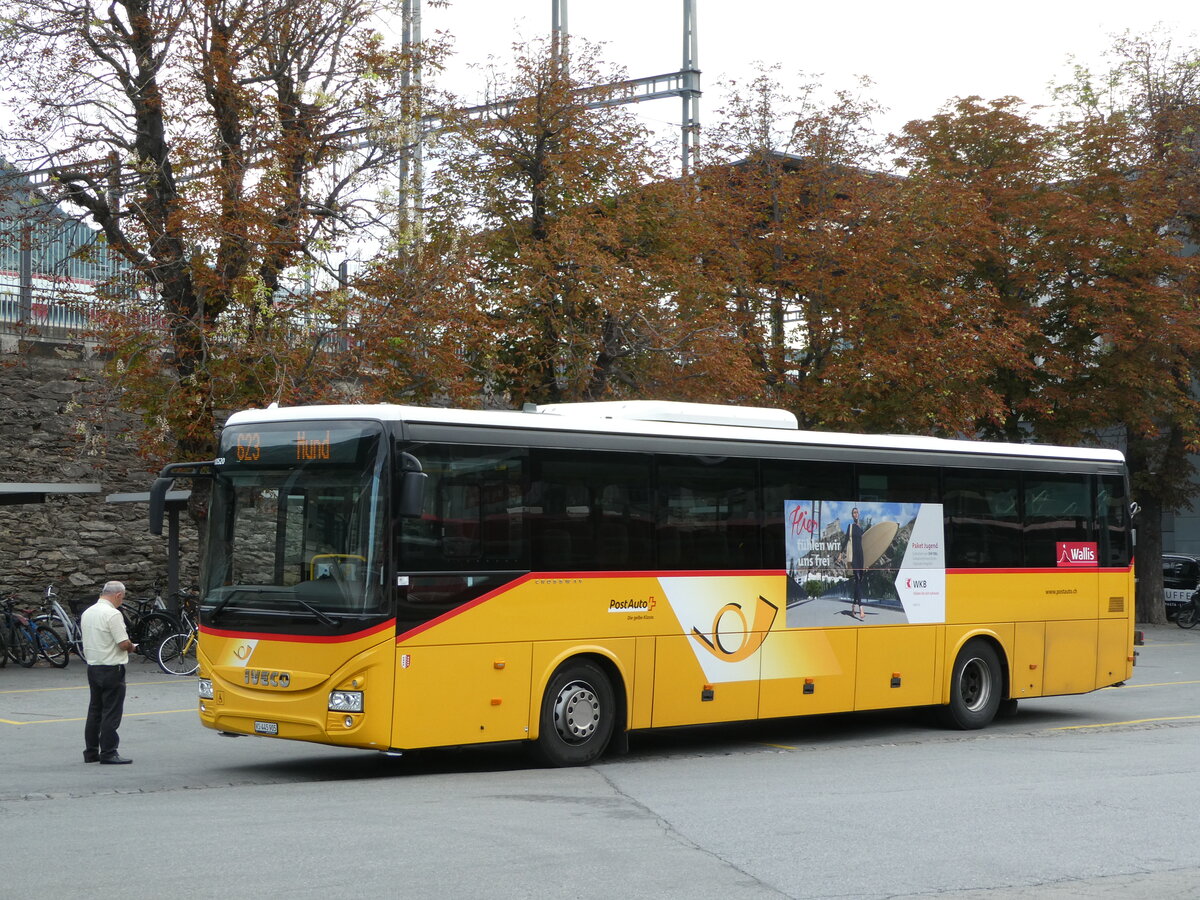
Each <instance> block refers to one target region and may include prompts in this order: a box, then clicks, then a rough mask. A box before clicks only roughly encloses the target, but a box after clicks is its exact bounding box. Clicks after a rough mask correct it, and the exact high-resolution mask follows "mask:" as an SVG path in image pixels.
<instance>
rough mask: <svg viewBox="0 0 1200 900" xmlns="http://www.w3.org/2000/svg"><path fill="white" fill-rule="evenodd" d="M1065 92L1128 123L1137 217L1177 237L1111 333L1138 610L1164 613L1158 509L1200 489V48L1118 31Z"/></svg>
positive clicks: (1129, 255) (1075, 103) (1105, 122)
mask: <svg viewBox="0 0 1200 900" xmlns="http://www.w3.org/2000/svg"><path fill="white" fill-rule="evenodd" d="M1061 94H1062V96H1063V98H1064V100H1065V101H1066V102H1067V104H1068V108H1069V109H1070V110H1071V111H1072V113H1073V114H1074V115H1075V116H1076V117H1078V118H1079V119H1081V120H1082V121H1084V122H1086V123H1087V126H1088V128H1090V129H1092V130H1101V129H1103V130H1108V131H1112V130H1120V131H1121V132H1123V133H1126V134H1128V135H1130V137H1131V140H1130V141H1129V142H1128V143H1127V145H1126V150H1125V152H1124V153H1123V154H1122V159H1123V161H1124V165H1123V171H1124V173H1125V177H1126V182H1127V185H1128V186H1129V191H1130V192H1132V193H1136V194H1137V195H1138V196H1139V197H1141V198H1142V201H1141V203H1140V204H1139V205H1138V206H1136V207H1132V208H1131V209H1130V211H1129V221H1130V222H1138V223H1140V224H1141V225H1142V226H1143V228H1144V229H1146V230H1152V231H1153V232H1154V233H1155V234H1156V235H1157V236H1158V237H1159V239H1160V242H1162V241H1169V242H1172V243H1173V244H1174V248H1173V249H1174V254H1175V258H1174V259H1173V260H1172V262H1171V264H1169V265H1160V266H1158V267H1157V268H1154V269H1152V271H1153V274H1154V277H1155V278H1156V283H1155V284H1154V286H1153V290H1151V291H1149V292H1146V293H1143V292H1141V291H1136V292H1131V291H1122V292H1120V293H1119V294H1118V295H1117V296H1119V297H1121V298H1122V301H1123V302H1121V303H1120V304H1119V306H1118V307H1117V308H1114V309H1113V310H1112V315H1111V328H1110V329H1109V330H1108V332H1107V334H1106V338H1107V340H1108V342H1109V343H1110V344H1111V346H1112V347H1113V350H1114V352H1113V354H1112V359H1113V362H1114V365H1113V367H1112V369H1111V371H1110V372H1109V373H1107V374H1108V378H1109V381H1108V383H1107V387H1108V388H1109V390H1108V392H1107V399H1108V400H1109V401H1110V402H1111V403H1112V404H1113V406H1112V408H1113V409H1114V411H1115V412H1116V413H1117V422H1116V424H1117V425H1118V426H1119V427H1120V428H1121V429H1122V430H1123V432H1124V434H1125V440H1126V444H1127V455H1128V459H1129V465H1130V470H1131V473H1132V476H1133V482H1134V493H1135V496H1136V498H1137V500H1138V502H1139V504H1140V505H1141V507H1142V512H1141V515H1140V517H1139V519H1138V523H1137V524H1138V546H1137V566H1138V573H1139V578H1138V600H1137V603H1138V618H1139V620H1141V621H1147V622H1162V621H1164V620H1165V611H1164V607H1163V590H1162V587H1163V586H1162V568H1161V565H1160V557H1161V553H1162V547H1163V541H1162V517H1163V514H1164V513H1166V512H1173V511H1178V510H1180V509H1183V508H1185V507H1186V506H1187V505H1188V504H1189V503H1190V502H1191V501H1192V500H1193V499H1194V498H1195V496H1196V494H1197V485H1196V483H1195V480H1194V478H1195V471H1196V470H1195V464H1194V461H1193V457H1192V455H1193V454H1195V453H1196V452H1197V450H1200V404H1198V402H1197V396H1196V390H1195V384H1196V379H1197V374H1198V373H1197V366H1196V359H1197V358H1198V353H1200V308H1198V303H1197V297H1198V294H1200V266H1198V265H1197V263H1198V258H1197V257H1196V255H1195V252H1196V248H1197V247H1198V246H1200V50H1198V49H1197V48H1194V47H1192V48H1188V47H1182V48H1181V47H1176V46H1174V45H1173V43H1172V42H1171V40H1170V39H1168V38H1167V37H1165V36H1163V35H1162V34H1159V33H1151V34H1149V35H1145V36H1134V35H1130V34H1126V35H1124V36H1122V37H1119V38H1117V39H1116V40H1115V41H1114V44H1113V47H1112V49H1111V52H1110V58H1109V66H1108V68H1107V69H1106V70H1104V71H1099V72H1093V71H1089V70H1087V69H1084V68H1079V69H1077V70H1076V74H1075V79H1074V81H1073V82H1071V83H1070V84H1067V85H1065V86H1063V87H1062V89H1061ZM1113 259H1114V262H1115V263H1116V265H1117V267H1118V270H1119V271H1118V273H1117V274H1118V276H1119V277H1121V276H1124V272H1123V271H1120V269H1121V268H1122V267H1128V266H1134V267H1137V268H1142V267H1146V266H1147V265H1152V263H1151V262H1150V261H1149V260H1147V259H1146V258H1145V256H1144V251H1143V250H1142V249H1141V248H1136V247H1134V248H1129V251H1128V252H1126V253H1123V254H1119V255H1117V256H1115V257H1114V258H1113Z"/></svg>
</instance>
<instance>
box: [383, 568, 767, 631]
mask: <svg viewBox="0 0 1200 900" xmlns="http://www.w3.org/2000/svg"><path fill="white" fill-rule="evenodd" d="M420 574H421V573H420V572H414V573H413V574H412V577H413V578H417V577H420ZM464 574H465V573H464ZM785 574H786V572H784V570H783V569H738V570H730V569H721V570H716V569H714V570H712V571H708V570H703V569H680V570H677V571H665V572H664V571H640V572H631V571H619V572H530V573H529V574H528V575H522V576H520V577H519V578H514V579H513V580H512V581H506V582H505V583H504V584H502V585H500V586H499V587H497V588H493V589H492V590H490V591H488V592H487V593H486V594H481V595H480V596H478V597H476V598H475V599H474V600H471V601H470V602H468V603H464V604H463V605H462V606H459V607H456V608H455V609H451V610H448V611H446V612H444V613H442V614H441V615H440V616H438V617H437V618H435V619H430V620H429V621H428V622H426V623H424V624H423V625H418V626H416V627H415V628H410V629H409V630H408V631H406V632H404V633H403V634H398V635H396V643H397V644H399V643H401V642H402V641H407V640H408V639H409V638H413V637H416V636H417V635H418V634H421V633H422V632H424V631H428V630H429V629H430V628H432V627H433V626H435V625H440V624H441V623H442V622H446V621H449V620H450V619H453V618H454V617H455V616H459V615H462V614H463V613H465V612H467V611H468V610H471V609H474V608H475V607H476V606H479V605H480V604H481V603H485V602H487V601H488V600H491V599H492V598H493V597H497V596H499V595H500V594H502V593H504V592H506V591H510V590H512V589H513V588H515V587H517V586H519V585H522V584H525V582H527V581H565V580H567V579H569V578H590V579H600V578H684V577H688V578H714V577H717V576H725V577H731V578H732V577H738V576H744V575H780V576H782V575H785Z"/></svg>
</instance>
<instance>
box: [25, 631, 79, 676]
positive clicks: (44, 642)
mask: <svg viewBox="0 0 1200 900" xmlns="http://www.w3.org/2000/svg"><path fill="white" fill-rule="evenodd" d="M34 637H35V638H36V639H37V645H38V653H39V654H41V656H42V658H43V659H45V660H46V662H48V663H50V665H52V666H54V668H56V669H65V668H66V667H67V663H69V662H70V661H71V651H70V650H68V649H67V645H66V644H65V643H64V642H63V639H62V638H60V637H59V636H58V635H57V634H55V633H54V629H52V628H47V627H46V626H45V625H39V626H37V629H36V630H35V632H34Z"/></svg>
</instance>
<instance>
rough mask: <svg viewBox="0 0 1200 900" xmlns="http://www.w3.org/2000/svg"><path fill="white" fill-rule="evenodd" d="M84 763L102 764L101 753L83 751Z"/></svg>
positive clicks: (97, 751)
mask: <svg viewBox="0 0 1200 900" xmlns="http://www.w3.org/2000/svg"><path fill="white" fill-rule="evenodd" d="M83 761H84V762H85V763H89V762H100V751H99V750H84V751H83Z"/></svg>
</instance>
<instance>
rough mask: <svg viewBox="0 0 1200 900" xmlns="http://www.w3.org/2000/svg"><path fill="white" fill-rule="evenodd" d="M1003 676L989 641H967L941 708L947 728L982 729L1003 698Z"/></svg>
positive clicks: (959, 656)
mask: <svg viewBox="0 0 1200 900" xmlns="http://www.w3.org/2000/svg"><path fill="white" fill-rule="evenodd" d="M1003 691H1004V676H1003V673H1002V672H1001V670H1000V657H999V656H998V655H997V653H996V648H995V647H993V646H992V645H991V644H990V643H989V642H987V641H984V640H980V639H978V638H976V639H975V640H971V641H967V643H966V644H965V645H964V646H963V648H962V650H960V651H959V653H958V658H957V659H955V660H954V671H953V673H952V674H951V676H950V702H949V703H948V704H947V705H946V706H943V707H942V708H941V710H940V714H941V715H940V717H941V720H942V724H944V725H945V726H946V727H948V728H959V729H963V730H969V729H973V728H983V727H984V726H985V725H987V724H988V723H990V722H991V721H992V719H994V718H995V717H996V712H997V710H999V708H1000V701H1001V700H1003V699H1004V698H1003V696H1002V694H1003Z"/></svg>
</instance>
